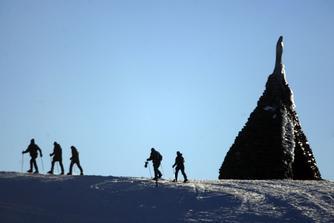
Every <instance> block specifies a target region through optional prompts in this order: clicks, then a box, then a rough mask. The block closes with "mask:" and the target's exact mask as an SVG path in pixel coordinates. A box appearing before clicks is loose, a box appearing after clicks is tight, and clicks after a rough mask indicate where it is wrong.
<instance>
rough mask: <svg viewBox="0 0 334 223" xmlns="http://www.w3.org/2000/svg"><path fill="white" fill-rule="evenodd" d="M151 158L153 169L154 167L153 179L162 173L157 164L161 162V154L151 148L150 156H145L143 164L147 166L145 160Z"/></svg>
mask: <svg viewBox="0 0 334 223" xmlns="http://www.w3.org/2000/svg"><path fill="white" fill-rule="evenodd" d="M150 160H152V163H153V169H154V178H153V180H158V179H160V178H161V177H162V174H161V172H160V170H159V166H160V164H161V160H162V156H161V154H160V153H159V152H158V151H156V150H155V149H154V148H152V149H151V154H150V157H149V158H147V160H146V163H145V166H147V162H148V161H150Z"/></svg>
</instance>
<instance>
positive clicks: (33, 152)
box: [22, 139, 43, 173]
mask: <svg viewBox="0 0 334 223" xmlns="http://www.w3.org/2000/svg"><path fill="white" fill-rule="evenodd" d="M38 151H39V155H40V156H41V157H42V156H43V155H42V150H41V149H40V148H39V147H38V145H36V144H35V139H31V140H30V144H29V146H28V148H27V149H26V150H24V151H22V154H24V153H28V152H29V154H30V157H31V159H30V169H29V170H28V171H27V172H28V173H31V172H32V171H33V167H35V172H34V173H38V166H37V163H36V158H37V157H38Z"/></svg>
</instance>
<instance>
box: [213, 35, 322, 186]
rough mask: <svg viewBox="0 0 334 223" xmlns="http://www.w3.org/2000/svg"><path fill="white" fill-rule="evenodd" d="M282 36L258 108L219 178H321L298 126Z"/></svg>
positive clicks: (221, 169)
mask: <svg viewBox="0 0 334 223" xmlns="http://www.w3.org/2000/svg"><path fill="white" fill-rule="evenodd" d="M282 54H283V37H282V36H281V37H279V39H278V41H277V44H276V61H275V68H274V72H273V73H272V74H271V75H269V77H268V81H267V83H266V89H265V91H264V92H263V94H262V96H261V97H260V99H259V101H258V103H257V107H256V108H255V109H254V111H253V112H252V113H251V114H250V117H249V118H248V121H247V122H246V124H245V126H244V127H243V129H242V130H241V131H240V132H239V134H238V136H237V137H236V139H235V141H234V143H233V145H232V146H231V148H230V150H229V151H228V153H227V154H226V156H225V159H224V162H223V164H222V166H221V168H220V171H219V178H220V179H304V180H318V179H321V175H320V172H319V170H318V167H317V164H316V162H315V158H314V156H313V153H312V150H311V148H310V145H309V143H308V141H307V138H306V136H305V134H304V132H303V130H302V128H301V125H300V122H299V119H298V115H297V112H296V111H295V103H294V100H293V93H292V90H291V89H290V87H289V85H288V83H287V81H286V77H285V70H284V65H283V63H282Z"/></svg>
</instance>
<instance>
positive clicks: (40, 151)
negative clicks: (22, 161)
mask: <svg viewBox="0 0 334 223" xmlns="http://www.w3.org/2000/svg"><path fill="white" fill-rule="evenodd" d="M36 147H37V150H38V151H39V155H40V157H42V156H43V154H42V150H41V148H39V147H38V145H36Z"/></svg>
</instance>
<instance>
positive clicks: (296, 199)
mask: <svg viewBox="0 0 334 223" xmlns="http://www.w3.org/2000/svg"><path fill="white" fill-rule="evenodd" d="M0 188H1V190H0V219H1V222H2V223H5V222H37V223H38V222H334V189H333V188H334V182H331V181H292V180H221V181H218V180H217V181H190V182H189V183H186V184H183V183H173V182H171V181H169V180H162V181H160V182H159V185H158V187H156V186H155V182H154V181H151V180H149V179H146V178H132V177H111V176H110V177H102V176H50V175H28V174H20V173H13V172H0Z"/></svg>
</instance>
